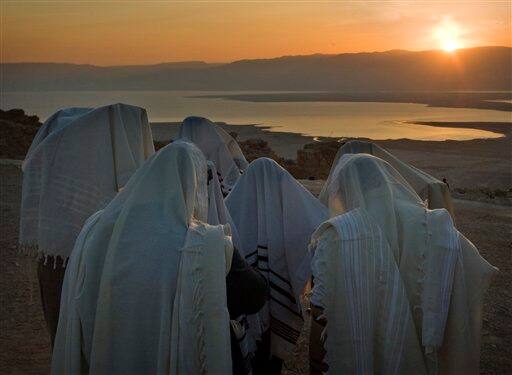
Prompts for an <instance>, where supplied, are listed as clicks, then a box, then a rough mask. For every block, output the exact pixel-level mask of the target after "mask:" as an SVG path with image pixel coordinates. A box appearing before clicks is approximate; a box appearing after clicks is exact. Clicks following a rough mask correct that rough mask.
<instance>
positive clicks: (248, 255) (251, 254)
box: [245, 250, 258, 259]
mask: <svg viewBox="0 0 512 375" xmlns="http://www.w3.org/2000/svg"><path fill="white" fill-rule="evenodd" d="M256 254H258V250H254V251H253V252H251V253H249V254H247V255H246V256H245V258H246V259H247V258H250V257H252V256H253V255H256Z"/></svg>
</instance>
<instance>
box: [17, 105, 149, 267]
mask: <svg viewBox="0 0 512 375" xmlns="http://www.w3.org/2000/svg"><path fill="white" fill-rule="evenodd" d="M153 153H154V146H153V140H152V135H151V129H150V127H149V123H148V119H147V115H146V111H145V110H144V109H142V108H139V107H134V106H130V105H125V104H115V105H110V106H106V107H101V108H97V109H90V108H70V109H64V110H61V111H59V112H57V113H56V114H54V115H53V116H52V117H50V118H49V119H48V120H47V121H46V122H45V123H44V124H43V126H42V127H41V128H40V129H39V131H38V132H37V134H36V136H35V138H34V140H33V142H32V145H31V147H30V149H29V152H28V153H27V156H26V158H25V161H24V164H23V172H24V173H23V191H22V202H21V220H20V244H21V245H22V247H23V248H24V250H26V251H28V252H32V253H36V252H37V253H39V254H41V255H50V256H60V257H62V258H63V259H64V260H66V259H67V258H68V256H69V254H70V253H71V250H72V249H73V246H74V243H75V240H76V238H77V236H78V234H79V233H80V230H81V229H82V227H83V224H84V222H85V220H86V219H87V218H88V217H89V216H91V214H93V213H94V212H96V211H98V210H99V209H101V208H103V207H105V206H106V205H107V204H108V203H109V202H110V200H111V199H112V198H113V197H114V196H115V195H116V194H117V192H118V191H119V190H120V189H121V188H122V187H123V186H124V185H125V184H126V182H127V181H128V179H129V178H130V176H131V175H132V174H133V173H134V172H135V170H136V169H137V168H138V167H139V166H140V165H142V163H143V162H144V160H146V159H147V158H148V157H149V156H150V155H152V154H153Z"/></svg>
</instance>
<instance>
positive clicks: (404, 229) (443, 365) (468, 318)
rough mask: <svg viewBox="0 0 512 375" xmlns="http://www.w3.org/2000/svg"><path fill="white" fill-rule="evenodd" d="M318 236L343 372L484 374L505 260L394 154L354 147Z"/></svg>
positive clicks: (319, 291)
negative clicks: (491, 296)
mask: <svg viewBox="0 0 512 375" xmlns="http://www.w3.org/2000/svg"><path fill="white" fill-rule="evenodd" d="M325 197H326V199H327V201H328V203H329V210H330V214H331V217H333V218H332V219H331V220H329V221H328V222H326V223H324V224H323V225H322V226H321V227H320V228H319V229H318V230H317V231H316V232H315V234H314V235H313V239H312V250H313V251H314V256H313V262H312V264H313V266H312V268H313V275H314V278H315V286H314V289H313V297H312V303H313V304H315V305H318V306H320V307H323V308H324V309H325V310H324V313H325V316H326V318H327V328H326V333H327V339H326V343H325V345H326V350H327V363H328V365H329V372H331V373H334V374H338V373H383V374H395V373H428V374H437V373H443V374H451V373H472V374H473V373H474V374H477V373H478V366H479V358H480V327H481V319H482V305H483V295H484V293H485V291H486V289H487V287H488V285H489V283H490V280H491V278H492V275H493V274H494V273H495V272H496V268H494V267H493V266H491V265H490V264H489V263H487V262H486V261H485V260H484V259H483V258H482V257H480V255H479V254H478V251H477V250H476V249H475V247H474V246H473V245H472V244H471V243H470V242H469V241H468V240H467V239H466V238H465V237H464V236H463V235H462V234H460V233H459V232H458V231H457V229H456V228H455V226H454V224H453V221H452V219H451V217H450V215H449V213H448V212H447V211H446V210H445V209H435V210H430V209H428V208H426V207H425V206H424V204H423V202H422V201H421V199H420V197H418V195H417V194H416V193H415V192H414V190H413V189H412V188H411V187H410V186H409V185H408V184H407V182H406V181H405V180H404V179H403V178H402V177H401V176H400V174H399V173H398V172H397V171H396V170H395V169H394V168H393V167H392V166H391V165H389V164H388V163H386V162H385V161H383V160H381V159H378V158H376V157H374V156H371V155H367V154H359V155H352V154H348V155H344V156H342V157H341V158H340V160H339V162H338V165H337V167H336V170H335V172H334V174H333V175H332V176H331V180H330V183H329V185H328V186H326V189H325Z"/></svg>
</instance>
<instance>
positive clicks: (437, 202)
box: [319, 141, 454, 217]
mask: <svg viewBox="0 0 512 375" xmlns="http://www.w3.org/2000/svg"><path fill="white" fill-rule="evenodd" d="M362 153H365V154H370V155H374V156H377V157H378V158H380V159H382V160H385V161H387V162H388V163H389V164H391V165H392V166H393V168H395V169H396V170H397V171H398V172H399V173H400V174H401V175H402V177H403V178H404V179H405V180H406V181H407V182H408V183H409V185H410V186H411V187H412V188H413V189H414V191H415V192H416V193H417V194H418V195H419V196H420V197H421V199H423V200H424V201H427V204H428V207H429V208H430V209H435V208H446V210H448V212H449V213H450V214H451V215H452V217H454V210H453V205H452V199H451V195H450V190H449V188H448V186H447V185H446V184H445V183H444V182H442V181H439V180H438V179H436V178H434V177H432V176H430V175H429V174H427V173H425V172H423V171H422V170H420V169H418V168H415V167H413V166H412V165H409V164H407V163H404V162H403V161H401V160H399V159H397V158H396V157H395V156H393V155H391V154H390V153H389V152H387V151H386V150H384V149H383V148H381V147H379V146H377V145H376V144H374V143H371V142H365V141H349V142H347V143H345V144H344V145H343V146H341V147H340V149H339V150H338V153H337V154H336V157H335V158H334V161H333V163H332V168H331V172H330V173H329V177H328V178H327V182H326V184H325V185H324V189H322V192H321V193H320V197H319V198H320V200H321V201H322V202H323V203H324V204H326V194H325V188H326V187H327V185H328V184H329V181H330V180H331V178H332V175H333V173H334V171H335V169H336V166H337V164H338V161H339V160H340V158H341V157H342V156H343V155H346V154H362Z"/></svg>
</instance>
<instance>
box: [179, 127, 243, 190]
mask: <svg viewBox="0 0 512 375" xmlns="http://www.w3.org/2000/svg"><path fill="white" fill-rule="evenodd" d="M179 137H180V138H186V139H188V140H189V141H191V142H192V143H194V144H195V145H196V146H197V147H198V148H199V149H200V150H201V151H202V152H203V154H204V156H205V157H206V159H207V160H210V161H212V162H213V163H214V164H215V167H216V168H217V172H218V175H219V181H220V183H221V187H222V192H223V194H224V195H227V194H228V193H229V192H230V191H231V189H232V188H233V186H234V185H235V183H236V181H237V180H238V178H239V177H240V175H241V174H242V173H243V171H244V170H245V169H246V168H247V165H248V163H247V160H245V157H244V154H243V153H242V150H241V149H240V147H239V146H238V143H237V142H236V141H235V140H234V139H233V137H231V136H230V135H229V134H228V133H226V132H225V131H224V130H223V129H222V128H221V127H219V126H218V125H216V124H215V123H213V122H211V121H210V120H208V119H205V118H202V117H187V118H186V119H185V120H183V123H182V124H181V127H180V133H179Z"/></svg>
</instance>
